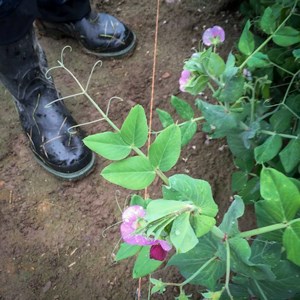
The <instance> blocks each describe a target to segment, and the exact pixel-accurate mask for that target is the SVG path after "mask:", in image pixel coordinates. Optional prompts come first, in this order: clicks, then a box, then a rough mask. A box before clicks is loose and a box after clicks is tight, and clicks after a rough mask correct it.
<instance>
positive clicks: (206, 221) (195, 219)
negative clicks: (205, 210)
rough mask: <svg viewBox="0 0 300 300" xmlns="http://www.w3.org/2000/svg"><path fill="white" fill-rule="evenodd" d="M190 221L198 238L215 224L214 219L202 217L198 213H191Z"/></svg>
mask: <svg viewBox="0 0 300 300" xmlns="http://www.w3.org/2000/svg"><path fill="white" fill-rule="evenodd" d="M190 220H191V224H192V226H193V228H194V231H195V233H196V236H197V237H198V238H199V237H201V236H203V235H204V234H206V233H208V232H209V231H210V230H211V229H212V227H213V226H215V224H216V219H215V218H212V217H208V216H204V215H201V214H200V213H193V214H192V215H191V218H190Z"/></svg>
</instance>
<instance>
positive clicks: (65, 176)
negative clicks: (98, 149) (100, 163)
mask: <svg viewBox="0 0 300 300" xmlns="http://www.w3.org/2000/svg"><path fill="white" fill-rule="evenodd" d="M34 158H35V160H36V161H37V163H38V164H39V165H40V166H41V167H42V168H44V169H45V170H46V171H47V172H48V173H50V174H52V175H54V176H55V177H57V178H59V179H62V180H65V181H76V180H80V179H82V178H84V177H86V176H87V175H89V174H90V173H91V172H92V171H93V169H94V168H95V161H96V158H95V154H94V153H92V159H91V161H90V162H89V164H88V165H86V166H85V167H84V168H83V169H81V170H78V171H76V172H73V173H64V172H59V171H56V170H53V169H52V168H50V167H49V166H47V165H46V164H45V163H44V162H43V161H41V160H40V159H39V158H38V157H36V155H34Z"/></svg>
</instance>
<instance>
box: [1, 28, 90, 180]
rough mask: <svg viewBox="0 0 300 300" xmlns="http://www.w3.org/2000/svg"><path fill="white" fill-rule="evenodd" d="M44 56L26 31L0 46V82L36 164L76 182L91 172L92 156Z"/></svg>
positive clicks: (32, 33)
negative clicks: (48, 72)
mask: <svg viewBox="0 0 300 300" xmlns="http://www.w3.org/2000/svg"><path fill="white" fill-rule="evenodd" d="M46 69H47V61H46V57H45V54H44V52H43V50H42V48H41V47H40V45H39V43H38V42H37V40H36V38H35V34H34V31H33V30H30V31H29V32H28V33H27V34H26V35H25V36H24V37H23V38H22V39H21V40H19V41H18V42H15V43H13V44H10V45H7V46H0V81H1V82H2V83H3V84H4V86H5V87H6V88H7V89H8V90H9V92H10V93H11V94H12V95H13V97H14V100H15V103H16V107H17V110H18V112H19V116H20V121H21V124H22V127H23V129H24V131H25V133H26V135H27V136H28V139H29V141H30V146H31V149H32V151H33V153H34V154H35V157H36V158H37V161H38V163H39V164H40V165H41V166H43V167H44V168H45V169H46V170H47V171H49V172H50V173H52V174H53V175H55V176H57V177H60V178H62V179H66V180H77V179H80V178H82V177H84V176H85V175H87V174H88V173H89V172H90V171H91V170H92V168H93V165H94V160H95V159H94V155H93V154H92V153H91V151H90V150H89V149H87V148H86V147H85V146H84V144H83V142H82V133H81V132H80V131H79V130H78V128H76V129H73V128H72V127H73V126H75V125H76V122H75V121H74V119H73V118H72V116H71V114H70V112H69V111H68V110H67V108H66V107H65V105H64V103H63V101H58V102H55V103H53V104H51V102H52V101H54V100H56V99H58V98H59V97H60V96H59V94H58V92H57V90H56V88H55V86H54V83H53V81H52V80H51V79H47V78H46V77H45V72H46Z"/></svg>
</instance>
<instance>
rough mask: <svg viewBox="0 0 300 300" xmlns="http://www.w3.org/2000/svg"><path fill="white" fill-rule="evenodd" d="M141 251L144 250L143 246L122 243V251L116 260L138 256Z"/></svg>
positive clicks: (118, 253)
mask: <svg viewBox="0 0 300 300" xmlns="http://www.w3.org/2000/svg"><path fill="white" fill-rule="evenodd" d="M141 249H142V246H138V245H129V244H127V243H122V244H121V246H120V249H119V250H118V252H117V254H116V257H115V260H116V261H120V260H122V259H125V258H128V257H131V256H133V255H136V254H137V253H138V252H139V251H140V250H141Z"/></svg>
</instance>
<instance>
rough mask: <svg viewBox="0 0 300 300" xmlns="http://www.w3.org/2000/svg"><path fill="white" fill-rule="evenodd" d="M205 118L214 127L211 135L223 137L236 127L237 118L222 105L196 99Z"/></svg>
mask: <svg viewBox="0 0 300 300" xmlns="http://www.w3.org/2000/svg"><path fill="white" fill-rule="evenodd" d="M197 105H198V107H199V109H200V110H201V112H202V114H203V116H204V118H205V120H206V121H207V122H208V123H209V125H210V127H212V128H214V136H213V137H224V136H226V135H228V134H230V133H231V132H234V131H235V130H236V128H237V119H236V118H235V117H234V115H233V114H232V113H230V112H229V111H227V110H226V109H225V108H224V107H223V106H220V105H213V104H210V103H207V102H204V101H202V100H199V101H197Z"/></svg>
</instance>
